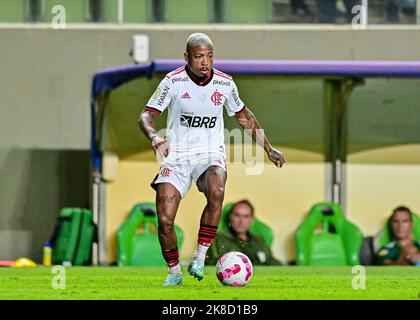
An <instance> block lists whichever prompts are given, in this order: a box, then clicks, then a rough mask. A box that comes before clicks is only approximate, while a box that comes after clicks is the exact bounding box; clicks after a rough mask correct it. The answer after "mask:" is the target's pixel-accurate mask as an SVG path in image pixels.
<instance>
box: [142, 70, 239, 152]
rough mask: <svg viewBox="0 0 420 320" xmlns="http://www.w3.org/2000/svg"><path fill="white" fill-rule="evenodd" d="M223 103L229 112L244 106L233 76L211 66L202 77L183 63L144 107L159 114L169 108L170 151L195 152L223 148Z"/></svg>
mask: <svg viewBox="0 0 420 320" xmlns="http://www.w3.org/2000/svg"><path fill="white" fill-rule="evenodd" d="M223 107H225V108H226V110H227V113H228V115H229V116H233V115H235V114H238V113H240V112H242V110H244V107H245V106H244V103H243V102H242V101H241V99H240V97H239V93H238V89H237V87H236V84H235V82H234V81H233V80H232V77H231V76H229V75H227V74H225V73H223V72H221V71H218V70H216V69H213V70H212V74H211V76H210V77H208V78H207V79H206V80H203V79H200V78H198V77H197V76H196V75H194V74H193V73H192V72H191V71H190V70H189V69H188V67H187V66H183V67H180V68H178V69H176V70H174V71H172V72H170V73H168V74H167V75H166V76H165V78H164V79H163V80H162V81H161V83H160V84H159V86H158V88H157V89H156V91H155V93H154V94H153V95H152V97H151V98H150V100H149V102H148V103H147V105H146V107H145V110H149V111H151V112H155V113H157V114H161V113H162V112H163V111H164V110H165V109H166V108H168V117H167V128H166V129H167V131H166V139H167V140H168V141H169V143H170V152H171V153H172V152H175V153H188V154H198V153H206V152H220V151H223V152H224V151H225V147H224V123H223Z"/></svg>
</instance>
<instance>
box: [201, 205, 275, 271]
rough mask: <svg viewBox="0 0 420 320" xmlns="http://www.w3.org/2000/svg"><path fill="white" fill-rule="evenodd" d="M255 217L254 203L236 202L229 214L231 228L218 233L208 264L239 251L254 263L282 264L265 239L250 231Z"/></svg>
mask: <svg viewBox="0 0 420 320" xmlns="http://www.w3.org/2000/svg"><path fill="white" fill-rule="evenodd" d="M253 219H254V207H253V206H252V204H251V203H250V202H249V201H248V200H241V201H239V202H236V203H235V204H234V205H233V206H232V208H231V210H230V212H229V213H228V215H227V220H228V224H229V229H228V230H227V231H223V232H220V233H218V234H217V235H216V237H215V239H214V241H213V244H212V245H211V247H210V249H209V250H208V253H207V257H206V264H216V262H217V260H218V259H219V258H220V256H222V255H223V254H225V253H227V252H231V251H239V252H242V253H244V254H246V255H247V256H248V257H249V259H250V260H251V262H252V263H253V264H254V265H281V262H280V261H279V260H277V259H276V258H274V257H273V254H272V253H271V249H270V247H269V246H268V245H267V243H266V242H265V241H264V239H263V238H262V237H261V236H259V235H256V234H252V233H251V232H250V231H249V227H250V226H251V224H252V222H253Z"/></svg>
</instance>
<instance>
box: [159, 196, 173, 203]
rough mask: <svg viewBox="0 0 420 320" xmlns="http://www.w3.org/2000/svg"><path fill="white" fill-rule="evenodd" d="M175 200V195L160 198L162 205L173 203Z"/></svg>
mask: <svg viewBox="0 0 420 320" xmlns="http://www.w3.org/2000/svg"><path fill="white" fill-rule="evenodd" d="M174 199H175V194H174V195H173V196H161V195H159V196H158V202H159V203H161V204H165V203H172V202H173V201H174Z"/></svg>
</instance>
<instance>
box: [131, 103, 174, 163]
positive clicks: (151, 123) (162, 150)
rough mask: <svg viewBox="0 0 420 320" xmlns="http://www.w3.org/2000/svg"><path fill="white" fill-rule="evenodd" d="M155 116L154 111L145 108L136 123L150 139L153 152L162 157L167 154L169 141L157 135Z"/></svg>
mask: <svg viewBox="0 0 420 320" xmlns="http://www.w3.org/2000/svg"><path fill="white" fill-rule="evenodd" d="M157 116H158V115H157V114H156V113H153V112H152V111H149V110H147V109H145V110H143V112H142V113H141V114H140V117H139V120H138V123H139V126H140V128H141V129H142V131H143V132H144V134H145V135H146V136H147V137H148V138H149V140H150V141H151V143H152V148H153V151H154V153H155V154H156V155H157V156H158V157H159V158H161V159H162V158H164V157H167V156H168V155H169V143H168V141H166V140H165V139H163V138H162V137H161V136H159V134H158V132H157V129H156V121H155V118H156V117H157Z"/></svg>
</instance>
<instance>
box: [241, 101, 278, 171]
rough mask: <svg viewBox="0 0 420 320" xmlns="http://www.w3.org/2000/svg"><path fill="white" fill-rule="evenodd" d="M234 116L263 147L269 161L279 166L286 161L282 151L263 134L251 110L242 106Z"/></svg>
mask: <svg viewBox="0 0 420 320" xmlns="http://www.w3.org/2000/svg"><path fill="white" fill-rule="evenodd" d="M235 117H236V120H237V121H238V123H239V124H240V126H241V127H242V128H244V130H245V132H247V133H248V134H250V135H251V136H252V139H253V140H254V141H256V142H257V143H258V144H259V145H260V146H262V147H263V148H264V150H265V152H266V153H267V155H268V158H269V159H270V161H271V162H273V163H274V164H275V165H276V166H277V167H279V168H281V167H282V166H283V164H284V163H285V162H286V159H285V157H284V154H283V152H280V151H278V150H276V149H274V148H273V147H272V146H271V144H270V142H269V141H268V139H267V137H266V136H265V134H264V130H263V129H262V128H261V126H260V124H259V123H258V121H257V118H255V115H254V114H253V113H252V111H251V110H249V109H248V108H247V107H246V106H244V107H243V110H241V112H238V113H236V114H235Z"/></svg>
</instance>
